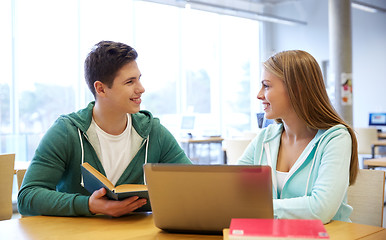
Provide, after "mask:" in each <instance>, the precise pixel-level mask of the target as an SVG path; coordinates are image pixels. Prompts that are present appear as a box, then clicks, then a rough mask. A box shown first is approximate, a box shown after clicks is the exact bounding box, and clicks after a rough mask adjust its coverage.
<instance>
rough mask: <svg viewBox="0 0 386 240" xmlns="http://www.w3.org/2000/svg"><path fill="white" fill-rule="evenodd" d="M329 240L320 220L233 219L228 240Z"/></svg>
mask: <svg viewBox="0 0 386 240" xmlns="http://www.w3.org/2000/svg"><path fill="white" fill-rule="evenodd" d="M240 239H248V240H252V239H259V240H260V239H303V240H306V239H330V238H329V236H328V234H327V231H326V229H325V227H324V225H323V223H322V221H321V220H317V219H257V218H234V219H232V220H231V224H230V227H229V240H240Z"/></svg>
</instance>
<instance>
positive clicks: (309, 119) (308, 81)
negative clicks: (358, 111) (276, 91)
mask: <svg viewBox="0 0 386 240" xmlns="http://www.w3.org/2000/svg"><path fill="white" fill-rule="evenodd" d="M263 65H264V68H265V69H266V70H267V71H269V72H271V73H272V74H275V75H276V76H277V77H279V78H280V79H282V80H283V81H284V84H285V86H286V88H287V91H288V95H289V98H290V101H291V104H292V106H293V108H294V110H295V112H296V114H297V115H298V116H299V117H300V118H301V119H303V120H304V121H305V122H306V124H307V126H308V127H310V128H312V129H329V128H331V127H333V126H335V125H337V124H342V125H344V126H345V127H346V128H347V129H348V131H349V133H350V135H351V139H352V150H351V162H350V185H351V184H354V183H355V180H356V177H357V173H358V144H357V139H356V136H355V133H354V130H353V129H352V128H351V127H350V126H349V125H348V124H347V123H346V122H345V121H344V120H343V119H342V118H341V117H340V116H339V114H338V113H337V112H336V111H335V109H334V107H333V106H332V104H331V102H330V99H329V98H328V95H327V91H326V87H325V85H324V81H323V75H322V72H321V70H320V67H319V64H318V62H317V61H316V60H315V58H314V57H312V56H311V55H310V54H309V53H307V52H305V51H301V50H291V51H284V52H280V53H277V54H275V55H274V56H272V57H270V58H269V59H268V60H267V61H265V62H264V63H263ZM276 121H278V122H281V119H276Z"/></svg>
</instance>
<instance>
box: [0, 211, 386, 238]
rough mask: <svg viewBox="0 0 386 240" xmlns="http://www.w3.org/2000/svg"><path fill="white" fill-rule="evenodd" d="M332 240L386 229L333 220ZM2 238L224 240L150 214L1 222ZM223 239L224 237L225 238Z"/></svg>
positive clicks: (382, 235)
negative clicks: (162, 225) (177, 228)
mask: <svg viewBox="0 0 386 240" xmlns="http://www.w3.org/2000/svg"><path fill="white" fill-rule="evenodd" d="M325 227H326V230H327V232H328V234H329V235H330V238H331V239H337V240H338V239H339V240H345V239H359V238H361V239H386V230H385V228H382V227H374V226H368V225H363V224H354V223H346V222H340V221H333V222H331V223H328V224H326V225H325ZM0 237H1V239H18V240H25V239H38V240H41V239H43V240H44V239H58V240H61V239H65V240H69V239H93V240H97V239H103V240H105V239H114V240H120V239H141V240H142V239H144V240H146V239H158V240H168V239H171V240H175V239H223V236H222V235H200V234H177V233H168V232H164V231H162V230H160V229H158V228H157V227H155V226H154V222H153V215H152V214H133V215H129V216H125V217H120V218H111V217H106V216H96V217H47V216H36V217H24V218H20V219H11V220H5V221H0ZM224 239H225V237H224Z"/></svg>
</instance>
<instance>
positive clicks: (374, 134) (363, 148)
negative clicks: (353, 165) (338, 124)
mask: <svg viewBox="0 0 386 240" xmlns="http://www.w3.org/2000/svg"><path fill="white" fill-rule="evenodd" d="M355 132H356V137H357V140H358V154H366V155H368V154H371V144H372V142H374V141H377V140H378V130H377V129H376V128H355ZM375 154H376V155H378V154H379V153H378V148H375Z"/></svg>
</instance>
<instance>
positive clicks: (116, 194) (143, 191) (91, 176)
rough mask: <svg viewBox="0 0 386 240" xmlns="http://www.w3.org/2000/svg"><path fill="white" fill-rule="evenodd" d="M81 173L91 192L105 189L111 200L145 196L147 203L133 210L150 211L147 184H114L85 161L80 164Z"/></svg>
mask: <svg viewBox="0 0 386 240" xmlns="http://www.w3.org/2000/svg"><path fill="white" fill-rule="evenodd" d="M81 171H82V174H83V182H84V188H85V189H86V190H87V191H88V192H90V193H93V192H94V191H96V190H99V189H101V188H105V189H106V196H107V197H108V198H110V199H113V200H122V199H125V198H129V197H133V196H138V197H139V198H146V199H147V203H146V204H145V205H143V206H142V207H140V208H138V209H137V210H135V212H148V211H151V206H150V200H149V194H148V191H147V186H146V185H143V184H122V185H119V186H114V185H113V184H112V183H111V182H110V181H109V180H108V179H107V178H106V177H105V176H104V175H103V174H102V173H100V172H99V171H98V170H96V169H95V168H93V167H92V166H91V165H90V164H89V163H87V162H85V163H83V164H82V165H81Z"/></svg>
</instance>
